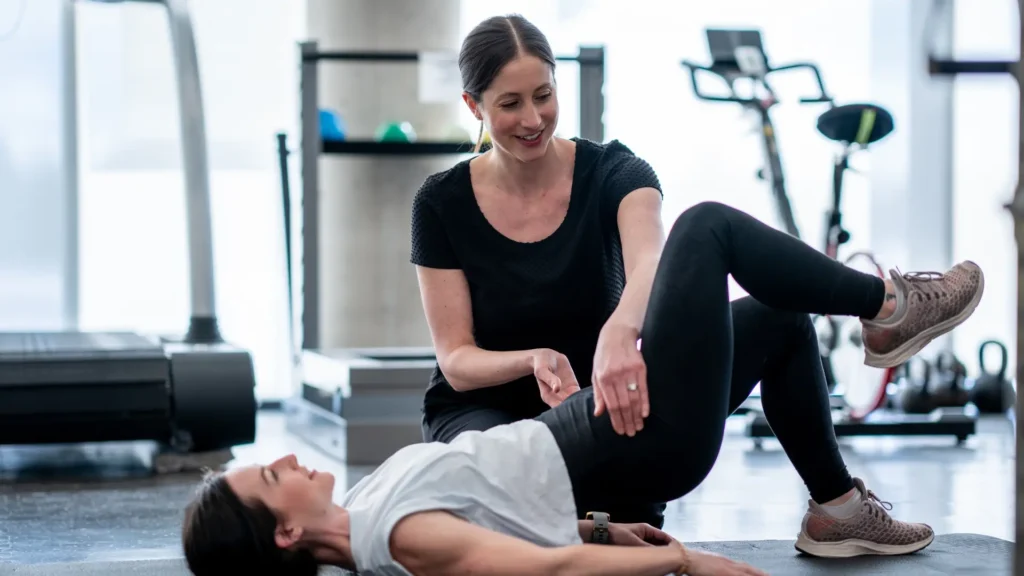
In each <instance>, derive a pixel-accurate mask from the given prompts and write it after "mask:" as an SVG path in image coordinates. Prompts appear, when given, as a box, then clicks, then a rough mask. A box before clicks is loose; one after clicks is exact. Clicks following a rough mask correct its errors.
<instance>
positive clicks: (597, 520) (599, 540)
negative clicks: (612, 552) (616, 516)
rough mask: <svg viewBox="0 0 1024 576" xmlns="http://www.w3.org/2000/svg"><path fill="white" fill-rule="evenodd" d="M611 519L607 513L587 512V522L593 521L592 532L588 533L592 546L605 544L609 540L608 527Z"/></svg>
mask: <svg viewBox="0 0 1024 576" xmlns="http://www.w3.org/2000/svg"><path fill="white" fill-rule="evenodd" d="M611 519H612V517H611V516H609V515H608V513H607V512H587V520H593V521H594V530H593V531H592V532H591V533H590V541H591V542H593V543H594V544H607V543H608V542H609V540H611V535H610V534H609V533H608V525H609V524H611Z"/></svg>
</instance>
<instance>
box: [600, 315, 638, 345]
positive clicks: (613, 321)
mask: <svg viewBox="0 0 1024 576" xmlns="http://www.w3.org/2000/svg"><path fill="white" fill-rule="evenodd" d="M602 330H603V331H604V332H610V333H615V334H623V335H627V336H632V337H634V338H637V339H639V338H640V326H639V324H638V323H637V322H633V321H631V320H630V319H629V318H625V317H624V316H622V315H621V314H619V313H618V312H614V313H612V315H611V316H610V317H609V318H608V321H607V322H605V323H604V327H603V329H602Z"/></svg>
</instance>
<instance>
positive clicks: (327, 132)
mask: <svg viewBox="0 0 1024 576" xmlns="http://www.w3.org/2000/svg"><path fill="white" fill-rule="evenodd" d="M320 138H322V139H324V140H330V141H334V142H344V141H345V123H344V121H342V119H341V116H339V115H338V113H337V112H335V111H334V110H328V109H326V108H321V109H320Z"/></svg>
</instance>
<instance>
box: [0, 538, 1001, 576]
mask: <svg viewBox="0 0 1024 576" xmlns="http://www.w3.org/2000/svg"><path fill="white" fill-rule="evenodd" d="M690 546H691V547H693V548H698V549H701V550H707V551H709V552H715V553H718V554H722V555H724V556H728V557H730V558H734V559H736V560H742V561H744V562H748V563H750V564H753V565H755V566H757V567H758V568H761V569H762V570H765V571H767V572H768V573H769V574H772V575H783V576H825V575H832V574H843V575H844V576H858V575H867V574H871V575H883V576H925V575H927V576H939V575H946V574H950V575H952V574H956V575H958V576H959V575H971V574H985V575H986V576H1002V575H1004V574H1005V575H1009V574H1010V570H1011V568H1010V565H1011V560H1012V551H1013V544H1012V543H1010V542H1007V541H1005V540H1000V539H998V538H992V537H989V536H980V535H977V534H944V535H940V536H937V537H936V538H935V542H933V543H932V545H931V546H929V547H928V548H926V549H924V550H922V551H921V552H918V553H916V554H910V555H907V556H889V557H879V556H872V557H860V558H847V559H841V560H833V559H823V558H812V557H809V556H806V555H803V554H800V553H799V552H797V551H796V549H794V548H793V541H792V540H752V541H745V542H698V543H692V544H690ZM151 552H157V553H162V554H163V555H162V557H160V558H154V559H149V560H144V559H141V558H140V556H141V555H142V554H144V553H145V551H140V550H136V551H130V550H125V553H124V555H123V557H122V558H116V557H115V556H117V555H116V554H110V553H108V554H107V556H108V558H106V559H104V560H94V561H82V562H66V563H52V564H35V565H24V564H23V565H17V564H15V565H4V564H3V563H2V561H0V574H3V575H5V576H6V575H8V574H11V575H12V576H13V575H17V576H43V575H46V576H65V575H67V576H72V575H73V576H143V575H145V576H187V575H188V570H186V569H185V565H184V562H183V561H182V560H181V558H180V556H178V557H172V556H174V555H175V551H174V550H173V549H172V548H167V549H165V550H162V551H155V550H154V551H151ZM140 553H142V554H140ZM0 557H2V556H0ZM12 569H13V570H12ZM320 574H321V576H344V575H347V574H349V573H348V572H346V571H344V570H337V569H324V570H321V571H320Z"/></svg>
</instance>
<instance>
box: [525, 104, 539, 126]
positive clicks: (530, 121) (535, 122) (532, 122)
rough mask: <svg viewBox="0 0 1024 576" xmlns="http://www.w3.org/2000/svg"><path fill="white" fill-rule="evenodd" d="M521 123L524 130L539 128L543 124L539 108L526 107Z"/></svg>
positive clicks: (531, 105) (533, 106)
mask: <svg viewBox="0 0 1024 576" xmlns="http://www.w3.org/2000/svg"><path fill="white" fill-rule="evenodd" d="M521 122H522V125H523V127H524V128H527V129H533V128H539V127H540V124H541V118H540V110H538V109H537V107H536V106H535V105H533V104H530V105H528V106H525V107H524V108H523V116H522V119H521Z"/></svg>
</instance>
